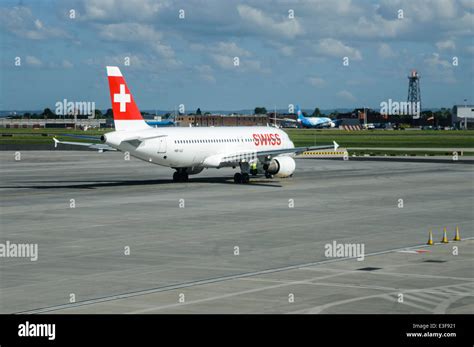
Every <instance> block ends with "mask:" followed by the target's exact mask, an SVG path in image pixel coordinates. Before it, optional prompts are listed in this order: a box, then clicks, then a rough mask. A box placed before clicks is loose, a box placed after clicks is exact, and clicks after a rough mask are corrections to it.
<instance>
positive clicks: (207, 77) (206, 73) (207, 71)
mask: <svg viewBox="0 0 474 347" xmlns="http://www.w3.org/2000/svg"><path fill="white" fill-rule="evenodd" d="M195 70H196V71H197V72H198V76H199V77H200V78H201V79H202V80H204V81H207V82H211V83H215V82H216V78H215V77H214V74H213V70H212V68H211V67H210V66H209V65H198V66H196V67H195Z"/></svg>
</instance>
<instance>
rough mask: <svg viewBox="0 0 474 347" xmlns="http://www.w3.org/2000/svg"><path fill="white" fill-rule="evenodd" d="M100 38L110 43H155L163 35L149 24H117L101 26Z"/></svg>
mask: <svg viewBox="0 0 474 347" xmlns="http://www.w3.org/2000/svg"><path fill="white" fill-rule="evenodd" d="M99 36H100V37H101V38H103V39H105V40H110V41H154V40H160V39H161V38H162V36H163V35H162V33H160V32H158V31H156V30H155V29H154V28H153V27H152V26H151V25H148V24H138V23H116V24H105V25H100V26H99Z"/></svg>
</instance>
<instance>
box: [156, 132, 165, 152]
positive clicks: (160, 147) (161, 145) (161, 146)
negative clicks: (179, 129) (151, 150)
mask: <svg viewBox="0 0 474 347" xmlns="http://www.w3.org/2000/svg"><path fill="white" fill-rule="evenodd" d="M158 153H166V137H164V136H163V137H160V138H159V139H158Z"/></svg>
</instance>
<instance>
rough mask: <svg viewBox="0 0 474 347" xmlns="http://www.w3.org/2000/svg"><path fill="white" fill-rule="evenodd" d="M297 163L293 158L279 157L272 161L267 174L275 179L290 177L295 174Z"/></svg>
mask: <svg viewBox="0 0 474 347" xmlns="http://www.w3.org/2000/svg"><path fill="white" fill-rule="evenodd" d="M295 169H296V163H295V160H294V159H293V158H292V157H277V158H274V159H272V161H271V162H270V164H268V167H267V168H266V172H267V173H269V174H270V175H274V176H275V177H280V178H284V177H289V176H291V175H293V172H295Z"/></svg>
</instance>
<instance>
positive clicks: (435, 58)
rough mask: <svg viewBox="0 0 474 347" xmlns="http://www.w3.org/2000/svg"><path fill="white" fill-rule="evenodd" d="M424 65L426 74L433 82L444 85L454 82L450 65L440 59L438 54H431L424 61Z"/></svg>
mask: <svg viewBox="0 0 474 347" xmlns="http://www.w3.org/2000/svg"><path fill="white" fill-rule="evenodd" d="M424 63H425V64H426V68H427V69H426V74H427V75H428V76H430V77H431V78H432V79H433V80H435V81H439V82H444V83H454V82H456V78H455V77H454V71H453V65H452V63H450V62H449V61H447V60H443V59H441V58H440V55H439V54H438V53H433V54H432V55H431V56H429V57H428V58H426V59H425V60H424Z"/></svg>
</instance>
